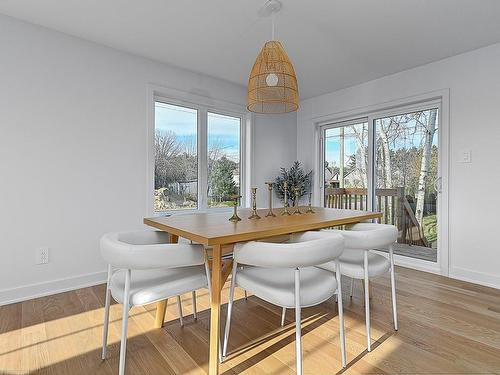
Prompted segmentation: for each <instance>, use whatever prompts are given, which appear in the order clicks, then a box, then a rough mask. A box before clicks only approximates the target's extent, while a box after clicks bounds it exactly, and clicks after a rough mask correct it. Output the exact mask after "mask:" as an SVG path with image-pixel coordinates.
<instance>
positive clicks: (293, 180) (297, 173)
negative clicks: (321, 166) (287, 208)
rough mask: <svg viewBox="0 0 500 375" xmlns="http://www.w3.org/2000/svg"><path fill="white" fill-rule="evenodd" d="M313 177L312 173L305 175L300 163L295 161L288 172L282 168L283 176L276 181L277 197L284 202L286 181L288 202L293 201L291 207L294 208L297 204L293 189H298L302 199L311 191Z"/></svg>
mask: <svg viewBox="0 0 500 375" xmlns="http://www.w3.org/2000/svg"><path fill="white" fill-rule="evenodd" d="M311 177H312V171H309V172H308V173H305V172H304V169H303V168H302V166H301V165H300V162H299V161H295V162H294V163H293V165H292V166H291V167H290V169H288V170H287V169H286V168H281V174H280V176H278V177H276V180H275V191H276V195H277V196H278V198H280V199H281V200H284V198H285V189H284V182H285V181H286V182H287V183H288V200H289V201H291V205H292V206H293V205H294V204H295V192H294V190H293V189H294V188H295V187H298V188H299V199H300V198H302V197H303V196H305V195H306V194H308V193H309V192H310V191H311ZM289 203H290V202H289Z"/></svg>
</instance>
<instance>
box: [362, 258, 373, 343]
mask: <svg viewBox="0 0 500 375" xmlns="http://www.w3.org/2000/svg"><path fill="white" fill-rule="evenodd" d="M363 263H364V264H363V266H364V273H365V277H364V281H365V283H364V286H365V320H366V342H367V350H368V351H369V352H370V351H371V350H372V345H371V342H372V340H371V335H370V284H369V279H368V251H367V250H365V251H364V261H363Z"/></svg>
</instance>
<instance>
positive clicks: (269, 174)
mask: <svg viewBox="0 0 500 375" xmlns="http://www.w3.org/2000/svg"><path fill="white" fill-rule="evenodd" d="M254 134H255V138H254V156H253V165H254V166H255V167H254V170H255V177H254V179H253V181H252V187H256V188H257V205H258V207H265V208H267V207H269V204H268V201H269V192H268V191H267V186H266V185H265V182H268V181H274V180H275V179H276V177H278V175H279V174H280V168H281V167H285V168H290V166H291V165H292V163H293V162H294V161H295V160H296V158H297V147H296V145H297V114H296V113H295V112H293V113H288V114H283V115H271V116H269V115H255V116H254ZM273 206H275V207H280V206H282V203H281V202H280V201H278V198H277V197H276V194H274V195H273Z"/></svg>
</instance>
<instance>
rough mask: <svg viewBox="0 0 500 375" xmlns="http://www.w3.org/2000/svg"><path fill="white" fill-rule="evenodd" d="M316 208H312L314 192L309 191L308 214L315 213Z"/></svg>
mask: <svg viewBox="0 0 500 375" xmlns="http://www.w3.org/2000/svg"><path fill="white" fill-rule="evenodd" d="M314 213H315V212H314V210H313V208H312V193H309V205H308V206H307V211H306V214H314Z"/></svg>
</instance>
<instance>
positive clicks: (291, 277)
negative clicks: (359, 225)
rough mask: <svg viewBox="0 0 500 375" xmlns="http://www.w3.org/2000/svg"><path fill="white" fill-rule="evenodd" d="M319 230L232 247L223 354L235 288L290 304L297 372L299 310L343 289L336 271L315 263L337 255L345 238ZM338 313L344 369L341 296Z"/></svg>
mask: <svg viewBox="0 0 500 375" xmlns="http://www.w3.org/2000/svg"><path fill="white" fill-rule="evenodd" d="M318 233H319V232H307V233H303V234H301V235H300V236H296V237H294V239H293V242H289V243H268V242H255V241H254V242H247V243H240V244H236V245H235V247H234V262H233V269H232V277H231V287H230V291H229V304H228V310H227V318H226V328H225V332H224V344H223V350H222V358H225V357H226V356H227V345H228V339H229V331H230V327H231V315H232V309H233V303H234V288H235V286H239V287H241V288H243V289H245V290H248V291H250V292H251V293H252V294H253V295H254V296H256V297H258V298H261V299H263V300H265V301H267V302H270V303H272V304H274V305H277V306H281V307H285V308H295V336H296V341H295V346H296V362H297V374H302V342H301V309H302V308H304V307H309V306H316V305H318V304H320V303H322V302H324V301H326V300H328V299H329V298H331V297H332V296H333V295H334V294H336V293H338V294H341V293H342V292H341V285H340V273H339V272H337V273H333V272H330V271H328V270H323V269H320V268H317V267H314V266H316V265H319V264H323V263H326V262H330V261H335V260H336V259H338V257H339V256H340V254H342V251H343V250H344V240H343V238H342V236H340V235H338V236H330V237H329V238H327V239H325V238H319V237H320V235H318ZM337 271H338V270H337ZM338 313H339V326H340V348H341V354H342V367H345V366H346V353H345V336H344V316H343V308H342V298H339V304H338Z"/></svg>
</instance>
